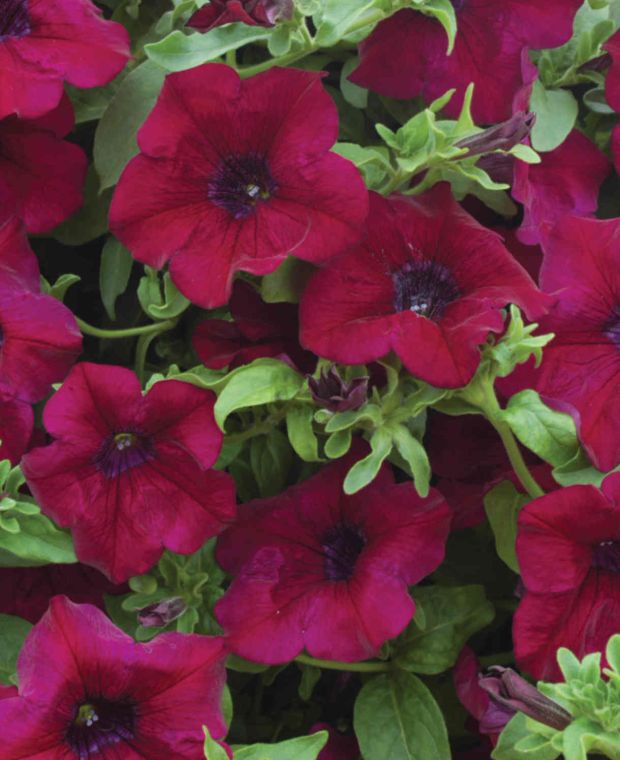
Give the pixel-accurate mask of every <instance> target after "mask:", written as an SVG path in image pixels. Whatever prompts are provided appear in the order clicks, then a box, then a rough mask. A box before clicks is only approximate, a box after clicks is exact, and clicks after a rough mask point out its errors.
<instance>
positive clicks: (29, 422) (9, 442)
mask: <svg viewBox="0 0 620 760" xmlns="http://www.w3.org/2000/svg"><path fill="white" fill-rule="evenodd" d="M33 426H34V415H33V413H32V407H31V406H30V404H26V403H25V402H24V401H20V400H19V399H16V398H15V397H14V396H13V393H12V392H11V391H10V390H8V389H4V388H2V387H0V460H2V459H8V460H9V461H10V462H11V464H12V465H16V464H18V462H19V460H20V459H21V458H22V456H23V455H24V453H25V452H26V449H27V448H28V443H29V442H30V436H31V435H32V429H33ZM0 572H1V571H0Z"/></svg>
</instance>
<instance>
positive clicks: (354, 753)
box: [308, 723, 360, 760]
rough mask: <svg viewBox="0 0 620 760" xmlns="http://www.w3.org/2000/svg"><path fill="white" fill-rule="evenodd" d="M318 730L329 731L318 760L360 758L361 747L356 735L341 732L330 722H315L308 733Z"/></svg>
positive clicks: (353, 759)
mask: <svg viewBox="0 0 620 760" xmlns="http://www.w3.org/2000/svg"><path fill="white" fill-rule="evenodd" d="M318 731H327V733H328V734H329V738H328V740H327V744H326V745H325V746H324V747H323V749H322V750H321V751H320V752H319V755H318V757H317V759H316V760H359V757H360V748H359V745H358V743H357V739H356V738H355V736H349V735H346V734H341V733H340V732H339V731H337V730H336V729H335V728H334V727H333V726H330V725H329V723H315V724H314V725H313V726H311V727H310V730H309V731H308V733H309V734H316V733H317V732H318Z"/></svg>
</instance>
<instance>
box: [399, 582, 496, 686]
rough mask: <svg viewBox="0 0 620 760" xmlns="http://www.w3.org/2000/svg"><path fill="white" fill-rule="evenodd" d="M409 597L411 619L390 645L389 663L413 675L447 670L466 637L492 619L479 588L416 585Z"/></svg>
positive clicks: (483, 594)
mask: <svg viewBox="0 0 620 760" xmlns="http://www.w3.org/2000/svg"><path fill="white" fill-rule="evenodd" d="M413 597H414V599H415V603H416V614H415V618H414V620H413V621H412V622H411V623H410V624H409V626H408V627H407V629H406V630H405V631H404V633H402V634H401V635H400V636H399V637H398V639H397V640H396V641H395V642H394V644H393V647H394V654H393V660H394V662H395V664H396V665H397V666H398V667H399V668H402V669H403V670H407V671H411V672H414V673H422V674H425V675H435V674H437V673H443V672H444V671H445V670H447V669H448V668H451V667H452V666H453V665H454V663H455V662H456V660H457V658H458V656H459V654H460V652H461V650H462V648H463V646H464V644H465V643H466V642H467V640H468V639H469V637H470V636H472V635H473V634H474V633H476V632H477V631H480V630H482V628H485V627H486V626H487V625H488V624H489V623H490V622H491V621H492V620H493V618H494V616H495V612H494V610H493V605H492V604H491V603H490V602H489V601H488V600H487V598H486V595H485V592H484V587H483V586H455V587H452V586H420V587H419V588H415V589H414V590H413Z"/></svg>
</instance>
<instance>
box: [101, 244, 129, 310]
mask: <svg viewBox="0 0 620 760" xmlns="http://www.w3.org/2000/svg"><path fill="white" fill-rule="evenodd" d="M133 261H134V260H133V258H132V256H131V254H130V253H129V251H128V250H127V249H126V248H125V246H124V245H123V244H122V243H120V242H119V241H118V240H117V239H116V238H114V237H109V238H108V239H107V240H106V242H105V245H104V246H103V251H102V252H101V265H100V267H99V289H100V291H101V300H102V302H103V305H104V308H105V310H106V313H107V315H108V316H109V317H110V319H112V320H115V319H116V299H117V298H118V297H119V296H120V295H122V294H123V293H124V292H125V290H126V288H127V285H128V283H129V278H130V277H131V268H132V266H133Z"/></svg>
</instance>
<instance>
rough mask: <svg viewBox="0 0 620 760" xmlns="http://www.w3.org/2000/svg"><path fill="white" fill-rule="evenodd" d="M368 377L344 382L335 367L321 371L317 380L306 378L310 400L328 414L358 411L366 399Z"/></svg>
mask: <svg viewBox="0 0 620 760" xmlns="http://www.w3.org/2000/svg"><path fill="white" fill-rule="evenodd" d="M369 380H370V377H369V376H368V375H362V376H361V377H354V378H353V379H351V380H349V382H347V381H345V380H344V379H343V378H342V377H341V376H340V373H339V372H338V370H337V369H336V367H334V366H332V367H330V368H329V369H325V368H324V367H323V369H322V370H321V373H320V375H319V376H318V378H315V377H311V376H309V377H308V390H309V391H310V395H311V396H312V400H313V401H314V403H315V404H316V405H317V406H320V407H321V408H322V409H328V410H329V411H330V412H348V411H350V410H352V409H359V407H360V406H362V405H363V404H365V403H366V400H367V399H368V383H369Z"/></svg>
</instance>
